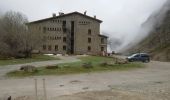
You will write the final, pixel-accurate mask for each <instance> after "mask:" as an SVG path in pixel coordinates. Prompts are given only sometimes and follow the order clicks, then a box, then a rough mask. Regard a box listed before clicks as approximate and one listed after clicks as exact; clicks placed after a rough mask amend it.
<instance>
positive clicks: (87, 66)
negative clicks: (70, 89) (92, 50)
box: [82, 62, 93, 68]
mask: <svg viewBox="0 0 170 100" xmlns="http://www.w3.org/2000/svg"><path fill="white" fill-rule="evenodd" d="M82 67H84V68H93V65H92V63H91V62H88V63H83V64H82Z"/></svg>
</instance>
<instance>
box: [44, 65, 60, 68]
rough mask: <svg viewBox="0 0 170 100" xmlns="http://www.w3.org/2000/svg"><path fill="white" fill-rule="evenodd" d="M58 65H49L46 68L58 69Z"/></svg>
mask: <svg viewBox="0 0 170 100" xmlns="http://www.w3.org/2000/svg"><path fill="white" fill-rule="evenodd" d="M58 68H59V66H58V65H52V66H47V67H46V69H58Z"/></svg>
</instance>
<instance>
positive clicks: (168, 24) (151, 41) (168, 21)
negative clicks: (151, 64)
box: [130, 1, 170, 61]
mask: <svg viewBox="0 0 170 100" xmlns="http://www.w3.org/2000/svg"><path fill="white" fill-rule="evenodd" d="M142 27H143V29H145V28H147V27H149V28H151V29H152V30H151V31H150V34H149V35H148V36H147V37H146V38H144V39H143V40H142V41H141V42H139V44H137V45H136V46H134V47H133V48H131V49H130V52H148V53H150V54H151V56H152V58H153V59H154V60H160V61H170V1H167V3H166V4H165V5H164V6H163V8H162V9H161V10H160V11H159V12H157V13H154V14H152V15H151V16H150V17H149V18H148V20H147V21H146V22H145V23H143V25H142Z"/></svg>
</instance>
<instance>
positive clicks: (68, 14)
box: [28, 12, 102, 24]
mask: <svg viewBox="0 0 170 100" xmlns="http://www.w3.org/2000/svg"><path fill="white" fill-rule="evenodd" d="M73 14H78V15H81V16H84V17H86V18H89V19H92V20H95V21H98V22H99V23H101V22H102V20H99V19H96V18H93V17H91V16H88V15H84V14H82V13H80V12H72V13H67V14H63V15H59V16H55V17H49V18H45V19H41V20H37V21H33V22H29V23H28V24H33V23H39V22H43V21H47V20H51V19H55V18H61V17H65V16H70V15H73Z"/></svg>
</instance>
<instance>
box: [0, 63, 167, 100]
mask: <svg viewBox="0 0 170 100" xmlns="http://www.w3.org/2000/svg"><path fill="white" fill-rule="evenodd" d="M146 66H147V67H146V68H142V69H135V70H131V71H121V72H118V71H114V72H103V73H88V74H80V75H66V76H44V77H43V76H40V77H29V78H23V79H2V80H0V97H4V96H7V95H12V97H17V96H23V95H24V96H25V95H26V96H31V97H34V96H35V92H34V78H37V79H38V88H39V90H38V95H39V97H40V98H42V95H43V92H42V90H43V89H42V78H45V79H46V85H47V96H48V100H170V78H169V77H170V63H166V62H155V61H153V62H150V63H148V64H146ZM90 91H91V92H90ZM18 100H19V99H18ZM21 100H22V99H21ZM28 100H29V99H28Z"/></svg>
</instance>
